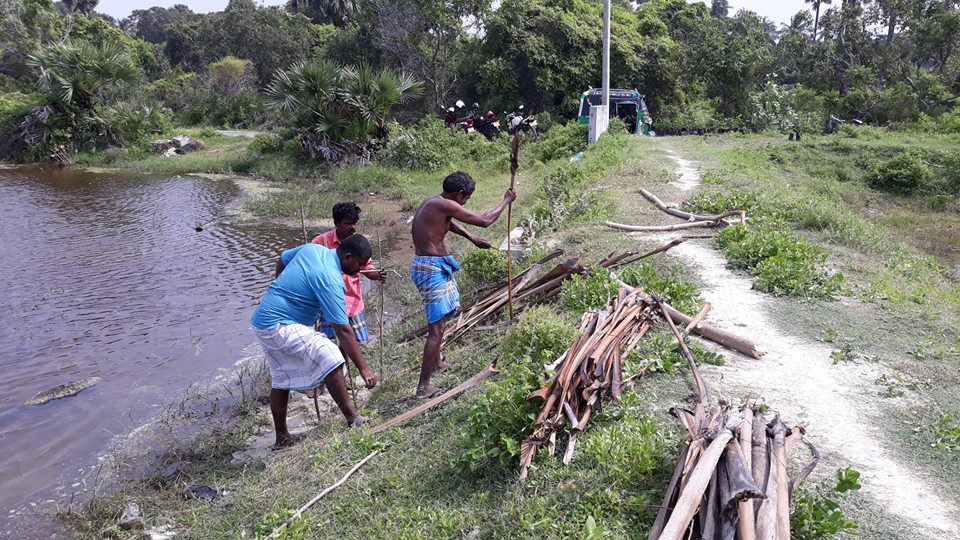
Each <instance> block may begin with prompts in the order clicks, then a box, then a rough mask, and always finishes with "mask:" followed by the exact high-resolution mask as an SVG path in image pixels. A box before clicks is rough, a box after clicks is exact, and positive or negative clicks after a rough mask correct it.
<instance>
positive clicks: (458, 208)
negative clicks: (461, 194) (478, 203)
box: [443, 189, 517, 229]
mask: <svg viewBox="0 0 960 540" xmlns="http://www.w3.org/2000/svg"><path fill="white" fill-rule="evenodd" d="M516 198H517V194H516V193H514V191H513V190H512V189H508V190H507V191H506V193H504V194H503V200H502V201H500V204H498V205H497V206H496V208H494V209H492V210H487V211H486V212H484V213H482V214H478V213H476V212H474V211H473V210H470V209H468V208H465V207H463V206H462V205H459V204H457V203H456V202H453V201H447V202H446V204H444V205H443V209H444V211H445V212H446V213H447V215H449V216H450V217H452V218H453V219H455V220H457V221H462V222H464V223H466V224H468V225H476V226H477V227H483V228H484V229H486V228H487V227H489V226H490V225H493V224H494V222H496V221H497V218H499V217H500V214H502V213H503V211H504V210H506V209H507V206H508V205H509V204H510V203H512V202H513V201H514V199H516Z"/></svg>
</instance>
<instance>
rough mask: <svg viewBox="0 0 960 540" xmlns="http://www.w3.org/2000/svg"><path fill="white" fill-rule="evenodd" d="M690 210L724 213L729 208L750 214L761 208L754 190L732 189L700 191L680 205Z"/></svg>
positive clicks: (700, 212) (701, 212) (699, 212)
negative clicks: (709, 191)
mask: <svg viewBox="0 0 960 540" xmlns="http://www.w3.org/2000/svg"><path fill="white" fill-rule="evenodd" d="M680 207H681V208H683V209H684V210H686V211H688V212H693V213H697V214H722V213H723V212H726V211H728V210H743V211H744V212H747V213H748V214H750V215H754V212H756V211H758V210H759V207H760V204H759V202H758V201H757V194H756V193H754V192H752V191H740V190H736V189H735V190H730V191H723V192H715V193H698V194H696V195H694V196H693V197H690V198H689V199H687V200H686V201H684V202H683V204H682V205H680Z"/></svg>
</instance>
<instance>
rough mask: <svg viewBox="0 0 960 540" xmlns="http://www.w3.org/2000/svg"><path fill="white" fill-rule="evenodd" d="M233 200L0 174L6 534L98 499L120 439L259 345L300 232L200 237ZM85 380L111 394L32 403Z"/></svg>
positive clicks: (193, 183) (225, 194) (213, 191)
mask: <svg viewBox="0 0 960 540" xmlns="http://www.w3.org/2000/svg"><path fill="white" fill-rule="evenodd" d="M240 195H241V194H240V192H239V190H238V188H237V187H236V186H235V185H233V184H232V183H230V182H227V181H215V180H207V179H201V178H195V177H189V176H176V177H172V178H171V177H169V176H157V175H134V174H129V173H123V174H118V173H94V172H87V171H82V170H78V169H70V168H37V167H28V168H19V167H18V168H0V273H2V275H3V278H2V280H0V283H3V285H2V289H0V373H2V374H3V380H2V383H0V389H2V390H0V456H3V457H2V460H0V487H2V489H0V509H2V513H0V535H3V533H5V532H8V531H10V528H11V527H13V522H14V518H15V516H19V517H20V518H22V517H23V516H24V515H25V514H29V513H30V512H31V510H32V509H33V510H36V509H44V511H50V510H52V509H53V508H52V506H53V505H51V504H49V503H47V504H46V505H44V504H43V503H42V501H44V500H51V499H53V500H56V501H59V502H60V503H64V501H67V500H69V497H70V496H71V495H72V494H73V492H75V491H83V490H86V489H89V487H90V486H89V482H88V481H81V480H82V478H83V476H84V475H83V474H80V473H79V472H78V471H80V470H81V469H82V470H84V471H89V470H90V469H91V467H93V466H94V465H95V464H96V460H97V456H98V455H100V454H102V453H103V452H105V451H107V450H108V449H109V446H110V444H111V441H112V440H113V439H114V437H115V436H116V435H122V434H125V433H127V432H129V431H130V430H131V429H134V428H136V427H137V426H139V425H142V424H144V423H145V422H147V421H149V419H150V418H151V417H152V416H153V415H155V414H156V413H157V411H158V410H159V408H160V407H161V406H162V405H163V404H165V403H168V402H170V401H171V400H174V399H175V398H176V396H177V395H178V394H179V393H181V392H183V391H184V390H185V389H186V388H187V387H188V386H189V385H190V384H191V383H196V382H198V381H203V380H205V379H208V378H209V377H211V375H212V374H213V373H214V372H216V370H218V369H221V368H227V369H230V368H232V366H233V364H234V363H235V362H236V361H237V360H238V359H239V358H240V356H241V354H242V352H243V350H244V349H245V348H247V347H248V346H250V345H251V343H253V342H254V340H253V335H252V333H251V331H250V330H249V324H248V318H249V316H250V313H251V312H252V310H253V309H254V307H255V306H256V303H257V301H258V300H259V298H260V295H261V294H262V293H263V291H264V289H265V287H266V286H267V284H269V282H270V279H271V278H272V271H273V267H274V264H275V261H276V257H277V255H278V253H279V252H280V250H282V249H285V248H287V247H290V246H293V245H296V243H297V242H298V239H299V231H297V230H285V229H275V228H269V227H256V226H252V227H251V226H232V225H227V224H221V223H218V224H215V225H213V226H211V227H209V228H208V229H206V230H205V231H203V232H199V233H198V232H196V231H195V230H194V227H195V226H196V225H197V224H200V223H206V222H208V221H210V220H212V219H214V218H215V217H218V216H220V215H222V214H223V213H224V212H225V210H226V209H227V208H229V207H230V206H231V205H236V204H237V203H238V200H239V198H240ZM86 377H101V378H102V381H101V382H100V383H99V384H98V385H97V386H95V387H93V388H90V389H87V390H84V391H83V392H81V393H80V394H79V395H76V396H74V397H69V398H64V399H59V400H56V401H51V402H49V403H47V404H45V405H40V406H27V405H24V404H23V403H24V401H26V400H27V399H29V398H31V397H33V396H34V395H35V394H36V393H37V392H40V391H42V390H46V389H49V388H52V387H55V386H57V385H60V384H63V383H68V382H71V381H76V380H79V379H83V378H86ZM38 502H40V503H41V504H39V505H37V506H31V503H38ZM24 509H26V510H25V511H24Z"/></svg>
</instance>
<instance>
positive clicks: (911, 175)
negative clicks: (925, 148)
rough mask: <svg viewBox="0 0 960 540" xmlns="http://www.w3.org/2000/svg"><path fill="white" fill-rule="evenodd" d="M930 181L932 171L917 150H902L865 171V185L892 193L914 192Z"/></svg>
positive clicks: (931, 180) (927, 185)
mask: <svg viewBox="0 0 960 540" xmlns="http://www.w3.org/2000/svg"><path fill="white" fill-rule="evenodd" d="M932 182H933V172H932V171H931V170H930V167H928V166H927V164H926V163H925V162H924V160H923V156H921V155H920V154H919V153H917V152H903V153H901V154H900V155H899V156H896V157H894V158H892V159H889V160H887V161H884V162H882V163H879V164H877V165H875V166H874V167H873V168H871V169H870V171H869V172H867V185H869V186H870V187H872V188H874V189H880V190H883V191H889V192H892V193H901V194H911V193H915V192H918V191H922V190H924V189H926V188H928V187H930V184H931V183H932Z"/></svg>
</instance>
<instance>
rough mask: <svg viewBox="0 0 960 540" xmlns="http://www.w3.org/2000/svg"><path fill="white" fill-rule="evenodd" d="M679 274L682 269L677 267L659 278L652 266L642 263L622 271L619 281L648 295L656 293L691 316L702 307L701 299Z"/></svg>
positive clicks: (698, 292) (694, 288) (692, 285)
mask: <svg viewBox="0 0 960 540" xmlns="http://www.w3.org/2000/svg"><path fill="white" fill-rule="evenodd" d="M681 272H682V268H681V267H680V266H679V265H677V266H674V267H672V268H671V269H670V272H669V273H668V274H667V275H666V276H661V275H660V274H659V273H658V272H657V270H656V269H655V268H654V267H653V265H651V264H650V263H645V262H644V263H639V264H636V265H633V266H630V267H629V268H626V269H625V270H622V271H621V272H620V279H622V280H623V282H624V283H626V284H627V285H632V286H634V287H640V288H641V289H643V290H644V291H646V292H648V293H657V294H659V295H661V296H663V298H664V300H666V302H667V303H668V304H670V305H671V306H673V307H674V308H676V309H678V310H679V311H681V312H683V313H689V314H691V315H692V314H694V313H697V312H698V311H700V308H701V307H703V299H701V298H700V291H699V290H698V289H697V286H696V285H694V284H693V283H690V282H689V281H684V280H683V279H682V278H681V277H680V274H681Z"/></svg>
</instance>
